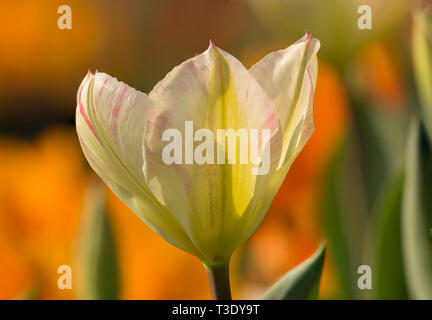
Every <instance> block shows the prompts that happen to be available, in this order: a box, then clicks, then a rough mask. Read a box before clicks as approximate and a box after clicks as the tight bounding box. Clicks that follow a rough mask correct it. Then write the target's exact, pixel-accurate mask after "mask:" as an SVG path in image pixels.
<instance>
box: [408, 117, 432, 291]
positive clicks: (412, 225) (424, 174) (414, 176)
mask: <svg viewBox="0 0 432 320" xmlns="http://www.w3.org/2000/svg"><path fill="white" fill-rule="evenodd" d="M431 195H432V150H431V147H430V144H429V143H428V140H427V138H426V133H425V132H424V130H422V127H421V124H420V121H419V120H418V119H413V120H412V122H411V126H410V131H409V135H408V146H407V153H406V168H405V185H404V191H403V207H402V228H401V229H402V244H403V254H404V267H405V273H406V279H407V286H408V290H409V293H410V297H411V298H414V299H432V237H431V236H430V231H429V230H430V228H431V226H432V197H431Z"/></svg>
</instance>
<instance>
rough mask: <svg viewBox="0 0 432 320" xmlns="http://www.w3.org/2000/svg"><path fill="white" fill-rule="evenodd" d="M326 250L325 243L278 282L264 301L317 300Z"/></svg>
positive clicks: (265, 296)
mask: <svg viewBox="0 0 432 320" xmlns="http://www.w3.org/2000/svg"><path fill="white" fill-rule="evenodd" d="M325 250H326V246H325V243H324V241H323V242H321V244H320V246H319V248H318V249H317V251H315V253H314V254H313V255H312V256H311V257H309V258H308V259H307V260H306V261H304V262H302V263H301V264H300V265H298V266H297V267H295V268H294V269H292V270H290V271H289V272H288V273H286V274H285V275H284V276H283V277H282V278H281V279H280V280H278V281H277V282H276V284H274V285H273V286H272V287H271V288H270V290H269V291H268V292H267V293H266V294H265V295H264V297H263V300H302V299H317V298H318V289H319V284H320V281H321V274H322V269H323V266H324V257H325Z"/></svg>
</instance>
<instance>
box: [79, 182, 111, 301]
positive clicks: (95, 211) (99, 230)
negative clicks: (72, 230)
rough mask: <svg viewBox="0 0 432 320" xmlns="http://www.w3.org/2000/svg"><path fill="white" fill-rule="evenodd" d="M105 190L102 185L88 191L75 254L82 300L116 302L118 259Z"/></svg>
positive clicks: (94, 186)
mask: <svg viewBox="0 0 432 320" xmlns="http://www.w3.org/2000/svg"><path fill="white" fill-rule="evenodd" d="M104 190H105V189H104V188H103V187H102V186H101V185H92V186H90V188H89V190H88V195H87V201H86V210H85V211H84V225H83V229H82V234H81V238H80V243H79V252H78V266H79V269H80V276H81V281H80V290H79V291H80V295H81V296H80V298H82V299H89V300H99V299H101V300H103V299H117V298H118V295H119V294H118V291H119V279H118V277H119V276H118V266H117V255H116V249H115V243H114V236H113V233H112V230H111V226H110V223H109V219H108V213H107V208H106V204H105V201H106V199H105V191H104Z"/></svg>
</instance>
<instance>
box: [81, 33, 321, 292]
mask: <svg viewBox="0 0 432 320" xmlns="http://www.w3.org/2000/svg"><path fill="white" fill-rule="evenodd" d="M319 45H320V44H319V41H318V40H317V39H315V38H313V37H312V35H310V34H308V33H306V35H305V36H304V37H303V38H301V39H300V40H299V41H297V42H296V43H294V44H293V45H291V46H289V47H288V48H286V49H284V50H281V51H278V52H273V53H270V54H269V55H267V56H266V57H264V58H263V59H262V60H261V61H259V62H258V63H257V64H256V65H254V66H253V67H252V68H250V69H249V70H248V69H246V68H245V67H244V66H243V65H242V64H241V62H239V61H238V60H237V59H236V58H234V57H233V56H232V55H230V54H229V53H227V52H225V51H223V50H222V49H219V48H217V47H216V46H215V45H214V44H213V43H212V42H211V41H210V46H209V48H208V49H207V50H206V51H205V52H203V53H202V54H200V55H198V56H196V57H194V58H191V59H189V60H187V61H185V62H183V63H182V64H180V65H179V66H177V67H175V68H174V69H173V70H172V71H171V72H169V73H168V74H167V75H166V77H165V78H164V79H163V80H162V81H160V82H159V83H158V84H157V85H156V86H155V87H154V88H153V90H152V91H151V92H150V93H149V94H145V93H142V92H139V91H137V90H135V89H133V88H131V87H129V86H128V85H127V84H125V83H123V82H119V81H117V79H115V78H112V77H111V76H109V75H107V74H104V73H99V72H96V73H95V74H92V73H91V72H89V73H88V74H87V75H86V77H85V78H84V80H83V81H82V83H81V86H80V88H79V91H78V96H77V100H78V101H77V103H78V104H77V110H76V128H77V132H78V137H79V140H80V143H81V147H82V149H83V152H84V154H85V156H86V158H87V160H88V162H89V163H90V165H91V167H92V168H93V170H94V171H96V173H97V174H98V175H99V176H100V178H101V179H102V180H103V181H104V182H105V183H106V184H107V185H108V186H109V187H110V188H111V190H112V191H113V192H114V193H115V194H116V195H117V196H118V197H119V198H120V199H121V200H122V201H123V202H125V203H126V204H127V205H128V207H129V208H130V209H131V210H132V211H133V212H134V213H135V214H136V215H137V216H138V217H140V218H141V219H142V220H143V221H144V222H145V223H146V224H147V225H149V226H150V228H152V229H153V230H154V231H155V232H157V233H158V234H159V235H160V236H162V237H163V238H164V239H165V240H167V241H168V242H170V243H171V244H173V245H174V246H176V247H178V248H180V249H182V250H184V251H187V252H189V253H191V254H193V255H195V256H196V257H198V258H199V259H200V260H201V261H202V262H203V263H204V265H205V266H206V268H207V271H208V273H209V278H210V282H211V286H212V294H213V296H214V297H216V298H230V292H229V281H228V279H227V278H228V263H229V259H230V256H231V254H232V253H233V251H234V250H235V249H236V248H237V247H238V246H239V245H241V244H242V243H243V242H244V241H246V240H247V239H248V238H249V237H250V236H251V235H252V234H253V232H254V231H255V230H256V229H257V227H258V226H259V224H260V223H261V221H262V220H263V218H264V216H265V214H266V212H267V210H268V208H269V206H270V204H271V202H272V200H273V198H274V196H275V194H276V192H277V191H278V189H279V187H280V185H281V183H282V181H283V180H284V178H285V175H286V173H287V172H288V169H289V167H290V166H291V164H292V162H293V161H294V159H295V158H296V156H297V155H298V154H299V152H300V151H301V149H302V148H303V146H304V145H305V143H306V141H307V140H308V138H309V137H310V135H311V134H312V132H313V129H314V126H313V119H312V104H313V96H314V90H315V83H316V77H317V65H318V64H317V58H316V54H317V51H318V49H319ZM219 130H226V131H225V133H226V132H227V131H228V130H233V131H234V133H235V134H238V136H234V139H230V138H229V137H227V136H223V137H222V139H219V137H220V135H219ZM240 130H244V131H243V132H246V133H248V132H249V133H250V137H249V139H250V141H249V142H250V144H249V145H248V144H246V147H245V148H244V149H243V147H244V146H245V145H244V144H243V145H241V141H242V134H239V132H240ZM254 130H255V131H254ZM253 132H262V133H263V132H266V133H268V135H267V139H266V138H265V135H262V136H261V137H260V135H256V138H255V139H252V137H253V134H252V133H253ZM175 133H177V134H178V136H177V135H176V134H175ZM246 137H247V136H246ZM216 138H217V139H216ZM227 138H228V139H227ZM237 138H240V139H237ZM238 140H240V143H239V144H240V148H237V146H238V145H239V144H236V141H238ZM176 142H177V144H175V143H176ZM170 143H173V145H172V148H171V149H170V150H167V148H168V144H170ZM249 146H250V148H248V147H249ZM233 148H234V152H232V151H233ZM248 149H250V153H252V151H253V150H255V153H256V154H255V160H256V159H258V160H260V161H258V162H253V161H241V159H242V156H243V155H244V152H248ZM267 152H268V155H269V163H268V168H267V169H266V170H265V171H264V174H257V168H258V167H259V166H260V165H261V167H262V166H264V160H265V155H266V154H267ZM175 153H177V154H176V155H175ZM173 154H174V155H173ZM170 157H171V160H172V161H171V162H169V163H167V161H164V160H166V158H170ZM249 158H250V159H251V158H252V154H250V157H249V155H248V156H247V157H245V159H246V160H248V159H249ZM239 159H240V161H239ZM216 160H218V161H216ZM257 163H258V165H257Z"/></svg>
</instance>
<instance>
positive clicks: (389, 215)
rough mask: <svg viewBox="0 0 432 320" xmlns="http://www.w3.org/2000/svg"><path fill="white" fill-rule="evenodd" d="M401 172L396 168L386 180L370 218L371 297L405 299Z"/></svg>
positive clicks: (406, 296) (406, 295) (406, 294)
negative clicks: (371, 237)
mask: <svg viewBox="0 0 432 320" xmlns="http://www.w3.org/2000/svg"><path fill="white" fill-rule="evenodd" d="M402 189H403V175H402V173H401V172H400V170H398V171H397V172H395V174H393V175H392V176H391V177H390V179H388V181H387V183H386V185H385V186H384V188H383V190H382V192H381V194H380V196H379V197H378V202H377V204H376V206H375V208H374V211H373V214H372V217H373V218H375V219H376V221H375V224H374V225H375V230H374V231H375V234H374V235H375V237H374V238H375V241H373V242H374V248H375V258H376V262H375V263H376V267H375V277H373V279H374V281H375V284H374V289H375V298H376V299H385V300H390V299H407V298H408V293H407V289H406V286H405V277H404V270H403V260H402V245H401V232H400V230H401V229H400V228H401V223H400V219H401V202H402Z"/></svg>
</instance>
